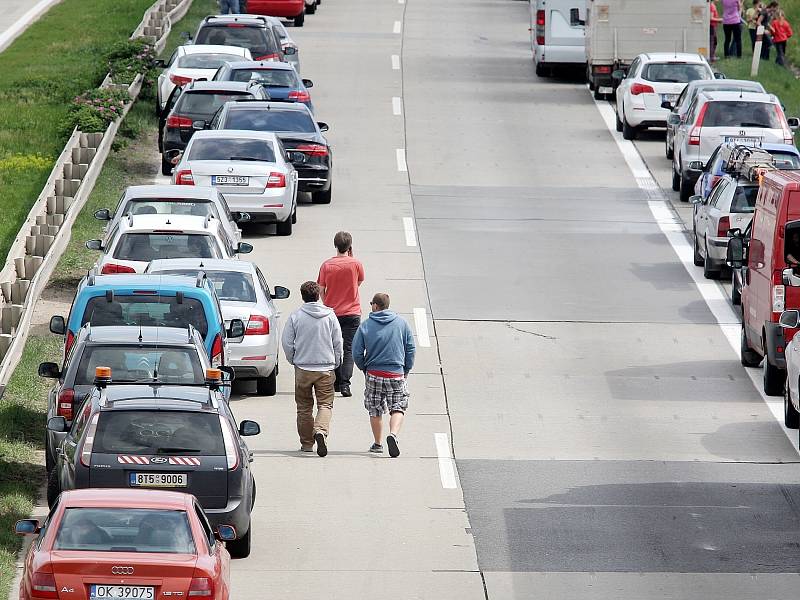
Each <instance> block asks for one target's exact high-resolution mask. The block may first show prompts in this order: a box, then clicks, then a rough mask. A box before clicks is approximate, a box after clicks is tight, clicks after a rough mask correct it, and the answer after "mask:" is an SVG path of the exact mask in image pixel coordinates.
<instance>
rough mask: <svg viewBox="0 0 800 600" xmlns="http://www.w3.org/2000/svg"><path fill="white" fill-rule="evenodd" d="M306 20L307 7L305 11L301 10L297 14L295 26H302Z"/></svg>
mask: <svg viewBox="0 0 800 600" xmlns="http://www.w3.org/2000/svg"><path fill="white" fill-rule="evenodd" d="M305 21H306V11H305V8H303V12H301V13H300V14H299V15H297V16H296V17H295V18H294V26H295V27H302V26H303V23H305Z"/></svg>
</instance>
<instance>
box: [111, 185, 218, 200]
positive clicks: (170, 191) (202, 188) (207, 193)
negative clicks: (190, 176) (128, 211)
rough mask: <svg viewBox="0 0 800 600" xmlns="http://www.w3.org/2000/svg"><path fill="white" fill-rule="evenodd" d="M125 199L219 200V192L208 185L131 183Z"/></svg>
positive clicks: (126, 190)
mask: <svg viewBox="0 0 800 600" xmlns="http://www.w3.org/2000/svg"><path fill="white" fill-rule="evenodd" d="M124 198H125V200H130V199H131V198H164V199H169V200H172V199H176V200H187V199H189V200H218V199H219V192H217V190H216V188H213V187H211V186H207V185H197V186H195V185H130V186H128V187H127V188H126V189H125V196H124Z"/></svg>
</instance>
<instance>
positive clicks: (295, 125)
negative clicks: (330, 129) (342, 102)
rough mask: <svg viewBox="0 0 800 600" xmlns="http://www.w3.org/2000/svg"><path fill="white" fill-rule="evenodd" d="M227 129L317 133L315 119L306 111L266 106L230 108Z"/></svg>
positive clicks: (226, 123) (226, 122)
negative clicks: (258, 107)
mask: <svg viewBox="0 0 800 600" xmlns="http://www.w3.org/2000/svg"><path fill="white" fill-rule="evenodd" d="M225 129H249V130H252V131H296V132H299V133H316V128H315V127H314V121H313V119H312V118H311V115H309V114H308V113H307V112H305V111H299V110H276V109H271V110H267V109H265V108H260V109H255V110H253V109H250V110H248V109H241V108H239V109H232V110H230V111H229V112H228V116H227V119H226V121H225Z"/></svg>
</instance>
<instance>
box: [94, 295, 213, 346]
mask: <svg viewBox="0 0 800 600" xmlns="http://www.w3.org/2000/svg"><path fill="white" fill-rule="evenodd" d="M142 291H143V292H145V293H144V294H141V295H135V296H134V295H130V296H125V295H122V294H114V296H113V297H114V300H113V302H109V301H108V300H107V299H106V296H105V294H103V295H102V296H95V297H94V298H90V299H89V301H88V302H87V303H86V310H84V312H83V318H82V319H81V327H83V326H84V325H86V323H91V324H92V325H94V326H95V327H102V326H116V325H141V326H143V327H147V326H159V327H179V328H181V329H186V328H188V327H189V325H191V326H192V327H194V328H195V329H197V331H199V332H200V335H202V336H203V337H204V338H205V337H206V334H207V333H208V322H207V321H206V311H205V310H204V308H203V304H202V303H201V302H200V300H198V299H196V298H187V297H186V296H184V297H183V299H182V300H183V302H181V303H178V298H177V296H175V295H174V294H173V295H172V296H159V295H157V292H155V291H149V290H142ZM147 292H149V293H147Z"/></svg>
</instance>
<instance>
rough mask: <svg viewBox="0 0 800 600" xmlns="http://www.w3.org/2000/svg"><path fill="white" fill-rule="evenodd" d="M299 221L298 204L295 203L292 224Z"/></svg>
mask: <svg viewBox="0 0 800 600" xmlns="http://www.w3.org/2000/svg"><path fill="white" fill-rule="evenodd" d="M296 223H297V204H295V205H294V210H293V211H292V225H295V224H296Z"/></svg>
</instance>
